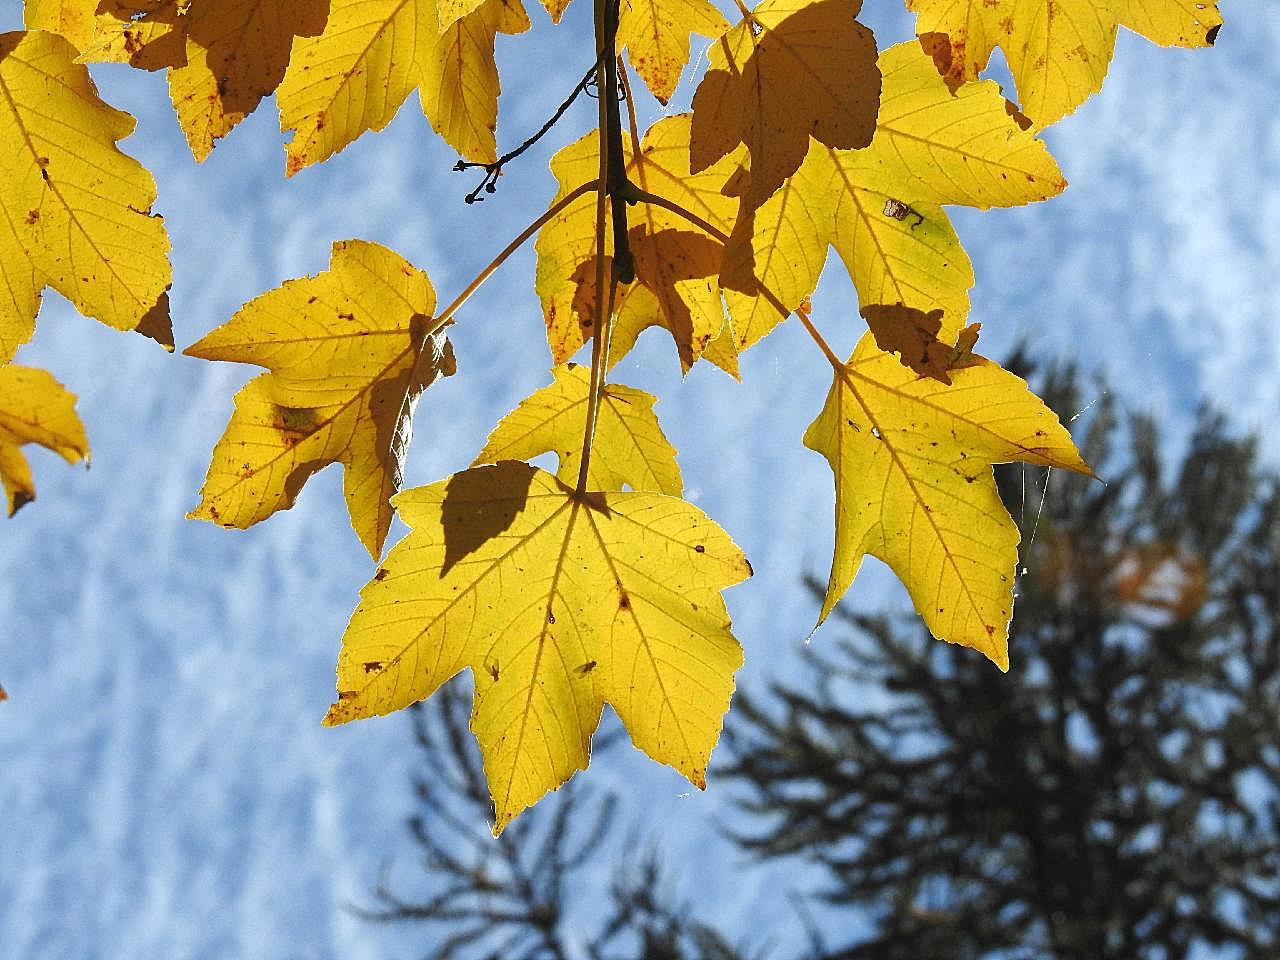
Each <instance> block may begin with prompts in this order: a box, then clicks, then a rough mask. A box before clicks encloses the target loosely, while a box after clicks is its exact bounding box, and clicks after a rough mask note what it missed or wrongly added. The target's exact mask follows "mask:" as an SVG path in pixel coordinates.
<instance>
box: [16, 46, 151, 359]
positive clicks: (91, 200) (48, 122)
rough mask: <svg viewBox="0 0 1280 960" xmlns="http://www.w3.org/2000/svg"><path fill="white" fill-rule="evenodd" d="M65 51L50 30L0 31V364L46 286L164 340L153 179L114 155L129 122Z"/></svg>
mask: <svg viewBox="0 0 1280 960" xmlns="http://www.w3.org/2000/svg"><path fill="white" fill-rule="evenodd" d="M75 55H76V53H75V49H74V48H73V47H72V46H71V44H70V43H68V42H67V41H66V40H65V39H63V38H62V37H60V36H55V35H54V34H51V33H42V32H33V33H6V34H0V185H2V186H0V363H3V362H5V361H7V360H10V359H12V357H13V355H14V352H15V351H16V350H17V348H18V347H19V345H21V344H22V343H25V342H26V341H27V340H28V339H30V337H31V334H32V332H33V330H34V329H35V319H36V313H37V311H38V310H39V306H40V291H41V290H42V289H43V288H44V287H46V286H49V287H52V288H53V289H55V290H57V291H58V292H59V293H61V294H62V295H63V296H64V297H66V298H67V299H68V300H70V301H71V302H72V303H73V304H75V306H76V308H77V309H78V310H79V311H80V312H81V313H83V314H84V315H85V316H88V317H93V318H95V319H98V320H101V321H102V322H103V323H105V324H107V325H108V326H111V327H115V328H116V329H118V330H133V329H137V328H138V327H139V326H140V325H142V326H144V328H145V329H146V330H148V331H151V332H152V333H155V334H156V335H157V336H158V337H159V338H161V339H162V340H163V339H165V337H164V332H165V331H166V330H167V328H168V325H169V298H168V293H167V291H168V289H169V282H170V279H171V272H170V268H169V261H168V259H167V254H168V251H169V238H168V236H167V235H166V233H165V229H164V221H163V220H162V219H161V218H160V217H158V216H154V215H152V214H151V213H150V210H151V204H152V203H153V202H154V201H155V198H156V187H155V182H154V181H153V180H152V179H151V175H150V174H149V173H147V171H146V170H145V169H144V168H143V167H142V166H141V165H140V164H139V163H138V162H137V161H135V160H133V159H132V158H131V157H128V156H126V155H125V154H123V153H121V152H120V150H119V149H118V148H117V147H116V142H117V141H119V140H123V139H124V138H125V137H127V136H129V134H130V133H132V132H133V118H132V117H131V116H129V115H128V114H127V113H121V112H120V111H118V110H113V109H112V108H111V107H109V106H107V105H106V104H105V103H103V102H102V100H101V99H99V97H98V93H97V89H96V88H95V87H94V85H93V81H92V80H90V79H89V72H88V70H86V69H85V68H84V67H83V66H81V65H79V64H77V63H75V62H74V60H75ZM168 345H170V346H171V345H172V341H171V340H170V341H169V344H168Z"/></svg>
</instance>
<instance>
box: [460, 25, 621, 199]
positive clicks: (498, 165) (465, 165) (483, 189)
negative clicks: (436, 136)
mask: <svg viewBox="0 0 1280 960" xmlns="http://www.w3.org/2000/svg"><path fill="white" fill-rule="evenodd" d="M604 56H605V49H604V48H603V47H602V48H601V49H600V51H599V52H598V53H597V54H596V61H595V63H593V64H591V66H590V68H589V69H588V70H587V72H586V73H584V74H583V75H582V79H581V80H579V81H578V82H577V83H576V84H575V85H574V87H573V90H572V91H570V93H569V96H567V97H565V99H564V102H563V103H561V104H560V106H559V107H557V108H556V112H555V113H553V114H552V115H551V118H550V119H549V120H548V121H547V122H546V123H544V124H543V125H542V126H541V128H539V130H538V132H537V133H535V134H534V135H533V136H531V137H529V138H528V139H527V140H525V142H524V143H522V144H520V146H518V147H516V148H515V149H514V150H508V151H507V152H506V153H504V154H503V155H502V156H500V157H499V158H498V159H497V160H495V161H494V162H493V163H474V162H471V161H468V160H459V161H458V162H457V163H455V164H454V165H453V169H454V171H455V172H462V171H464V170H474V169H477V168H479V169H482V170H484V179H483V180H481V181H480V182H479V183H478V184H477V185H476V188H475V189H474V190H472V191H471V192H470V193H468V194H467V195H466V196H465V197H463V199H464V200H466V202H467V203H478V202H479V201H481V200H483V199H484V197H483V196H481V194H483V193H494V192H495V191H496V190H497V189H498V178H499V177H500V176H502V168H503V167H504V166H506V165H507V164H508V163H510V162H511V161H512V160H515V159H516V158H517V157H519V156H520V155H521V154H522V153H524V152H525V151H526V150H528V149H529V148H530V147H532V146H533V145H534V144H535V143H537V142H538V141H539V140H541V139H542V138H543V137H545V136H546V135H547V133H548V132H549V131H550V130H551V128H552V127H554V126H555V125H556V124H557V123H558V122H559V121H560V118H561V117H563V116H564V115H565V111H567V110H568V109H569V108H570V107H571V106H573V102H574V101H575V100H577V99H578V97H579V96H580V95H581V94H583V93H584V92H585V91H586V89H587V88H588V87H590V86H591V85H592V83H593V82H594V81H595V79H596V71H597V70H598V69H599V67H600V61H601V60H602V59H603V58H604Z"/></svg>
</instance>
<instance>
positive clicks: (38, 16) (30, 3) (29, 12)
mask: <svg viewBox="0 0 1280 960" xmlns="http://www.w3.org/2000/svg"><path fill="white" fill-rule="evenodd" d="M97 6H98V0H93V2H92V3H91V2H87V0H26V5H25V6H24V7H23V9H22V17H23V20H22V22H23V23H24V24H25V25H26V27H27V29H28V30H45V31H48V32H49V33H57V34H60V35H62V36H63V37H66V38H67V39H68V40H70V41H71V44H72V46H74V47H75V48H76V49H77V50H83V49H85V48H86V47H88V46H89V44H90V43H92V42H93V31H94V21H95V19H96V17H97V13H96V11H97Z"/></svg>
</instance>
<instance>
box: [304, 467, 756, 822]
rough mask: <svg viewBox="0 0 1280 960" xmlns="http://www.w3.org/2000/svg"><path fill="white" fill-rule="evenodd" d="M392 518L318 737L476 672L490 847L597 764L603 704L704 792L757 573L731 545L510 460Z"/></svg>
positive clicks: (664, 503)
mask: <svg viewBox="0 0 1280 960" xmlns="http://www.w3.org/2000/svg"><path fill="white" fill-rule="evenodd" d="M395 505H396V509H397V510H398V511H399V513H400V516H401V518H402V519H403V520H404V521H405V523H407V524H408V525H409V526H410V527H411V528H412V529H411V532H410V533H409V534H408V535H407V536H406V537H405V538H404V540H402V541H401V542H400V543H398V544H397V545H396V546H395V547H393V548H392V549H391V551H390V552H389V553H388V554H387V558H386V560H385V562H384V564H383V567H384V568H385V569H386V570H387V571H388V573H387V575H386V576H385V577H383V578H382V579H375V580H373V581H371V582H370V583H368V584H367V585H366V586H365V587H364V589H363V590H362V591H361V594H360V606H359V607H357V608H356V611H355V613H354V614H353V615H352V617H351V622H350V624H349V625H348V626H347V631H346V634H345V635H344V636H343V638H342V653H341V654H340V656H339V658H338V698H337V701H336V702H335V703H334V704H333V706H332V707H330V708H329V713H328V716H326V718H325V723H326V724H330V725H332V724H338V723H346V722H347V721H349V720H355V719H358V718H361V717H370V716H376V715H379V714H384V713H389V712H391V711H393V710H399V709H401V708H403V707H406V706H408V705H409V704H411V703H414V702H415V701H418V700H422V699H424V698H426V697H429V696H431V694H432V693H434V692H435V690H436V689H437V688H439V686H440V685H441V684H442V683H444V682H445V681H447V680H449V679H450V678H451V677H453V676H455V675H456V674H458V673H459V672H461V671H462V670H465V669H467V668H470V669H471V671H472V674H473V676H474V680H475V690H476V692H475V706H474V708H473V711H472V715H471V717H472V719H471V729H472V730H473V731H474V732H475V735H476V739H477V740H478V741H479V743H480V751H481V753H482V754H483V756H484V769H485V774H486V776H487V777H488V780H489V789H490V792H491V793H492V795H493V800H494V806H495V811H496V814H495V819H494V825H493V830H494V833H495V834H496V833H500V832H501V831H502V830H503V828H504V827H505V826H506V825H507V824H508V823H509V822H510V821H511V819H512V817H514V816H515V815H516V814H518V813H519V812H520V811H521V810H523V809H524V808H525V807H527V806H529V805H530V804H532V803H534V802H535V801H536V800H537V799H538V798H539V797H541V796H542V795H543V794H544V793H546V792H547V791H548V790H554V789H556V788H557V787H559V786H560V785H561V784H563V783H564V782H565V781H566V780H568V778H569V777H570V776H572V775H573V773H574V772H575V771H576V770H579V769H583V768H585V767H586V766H587V763H588V761H589V759H590V745H591V736H592V734H593V733H594V732H595V729H596V726H597V724H598V723H599V722H600V713H601V709H602V708H603V706H604V704H606V703H609V704H611V705H612V706H613V708H614V710H616V711H617V714H618V716H619V717H620V718H621V719H622V722H623V724H624V725H625V726H626V728H627V730H628V732H629V733H630V734H631V740H632V742H633V743H634V744H635V745H636V747H638V748H639V749H640V750H642V751H644V752H645V753H646V754H648V755H649V756H650V757H652V758H653V759H655V760H657V761H658V762H660V763H666V764H669V765H670V766H672V767H674V768H675V769H676V770H678V771H679V772H680V773H681V774H683V775H684V776H685V777H687V778H688V779H689V780H690V781H691V782H692V783H693V784H694V785H695V786H697V787H698V788H699V789H701V788H703V787H705V785H706V769H707V761H708V759H709V758H710V755H711V751H712V748H713V747H714V746H715V744H716V741H717V739H718V738H719V735H720V726H721V722H722V720H723V717H724V713H725V711H726V710H727V709H728V707H729V696H730V694H731V693H732V692H733V674H734V671H736V670H737V669H738V667H739V666H740V665H741V663H742V650H741V648H740V647H739V645H738V642H737V641H736V640H735V639H734V638H733V635H732V634H731V633H730V632H729V628H730V621H729V615H728V611H727V610H726V609H725V605H724V600H723V598H722V597H721V595H720V594H721V591H722V590H724V589H725V588H726V587H730V586H732V585H733V584H735V583H739V582H741V581H742V580H745V579H746V578H747V577H748V576H750V575H751V567H750V565H749V564H748V563H747V561H746V558H745V557H744V556H743V555H742V552H741V551H740V550H739V549H738V548H737V547H736V546H735V545H734V543H733V541H732V540H730V539H729V537H728V536H727V535H726V534H725V533H724V531H722V530H721V529H720V528H719V527H718V526H716V525H715V524H714V523H712V522H711V521H710V520H708V519H707V517H706V516H705V515H704V514H703V513H702V512H701V511H700V510H698V509H697V508H696V507H694V506H693V505H691V504H689V503H686V502H685V501H683V500H679V499H676V498H674V497H666V496H661V495H659V494H652V493H639V492H633V493H621V492H617V491H611V492H608V493H596V494H588V495H586V496H580V495H577V494H575V493H574V491H573V490H572V489H571V488H569V487H567V486H565V485H564V484H562V483H561V482H560V481H558V480H557V479H556V478H555V477H553V476H551V474H549V473H545V472H543V471H541V470H538V469H536V468H534V467H531V466H529V465H527V464H524V463H515V462H512V461H504V462H502V463H499V464H497V465H495V466H488V467H475V468H472V469H470V470H467V471H464V472H463V473H459V474H455V475H454V476H453V477H451V478H450V479H448V480H442V481H440V482H439V483H434V484H432V485H431V486H429V487H420V488H418V489H415V490H408V491H405V492H404V493H402V494H400V495H399V496H398V497H396V499H395ZM369 663H379V664H382V667H381V668H380V669H378V670H374V671H370V670H367V669H366V665H368V664H369Z"/></svg>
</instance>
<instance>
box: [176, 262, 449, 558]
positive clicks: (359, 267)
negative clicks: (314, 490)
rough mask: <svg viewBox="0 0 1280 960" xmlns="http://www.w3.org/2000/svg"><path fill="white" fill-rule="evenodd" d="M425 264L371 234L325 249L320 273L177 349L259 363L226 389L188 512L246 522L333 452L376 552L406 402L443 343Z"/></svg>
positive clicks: (282, 500)
mask: <svg viewBox="0 0 1280 960" xmlns="http://www.w3.org/2000/svg"><path fill="white" fill-rule="evenodd" d="M434 310H435V291H434V290H433V289H432V287H431V282H430V281H429V280H428V279H427V276H426V274H424V273H422V272H421V271H419V270H416V269H414V268H413V267H412V266H410V265H409V264H408V263H407V262H406V261H405V260H404V259H403V258H401V257H400V256H399V255H397V254H395V253H393V252H392V251H390V250H387V249H386V248H385V247H381V246H379V245H377V244H374V243H367V242H364V241H359V240H348V241H345V242H339V243H335V244H334V245H333V255H332V258H331V260H330V266H329V269H328V270H327V271H325V272H324V273H320V274H318V275H316V276H314V277H307V278H303V279H300V280H289V281H287V282H286V283H284V284H283V285H282V286H280V287H277V288H276V289H275V290H272V291H270V292H268V293H265V294H263V295H262V296H260V297H258V298H257V299H255V300H253V301H251V302H249V303H248V304H246V305H245V306H244V307H243V308H241V310H240V311H239V312H238V313H237V314H236V315H235V316H234V317H232V318H231V320H229V321H228V322H227V323H225V324H224V325H223V326H221V327H219V328H218V329H216V330H214V331H213V332H212V333H210V334H209V335H208V336H206V337H205V338H204V339H203V340H201V341H200V342H199V343H197V344H195V345H194V346H192V347H190V348H188V350H187V351H186V352H187V353H188V354H190V355H191V356H195V357H203V358H204V359H206V360H233V361H238V362H240V363H255V364H258V365H260V366H264V367H267V368H268V369H270V370H271V372H270V373H266V374H263V375H261V376H259V377H258V378H257V379H255V380H252V381H250V382H249V384H248V385H247V386H245V387H244V388H243V389H242V390H241V391H240V392H239V393H238V394H237V395H236V408H235V413H234V414H233V415H232V417H231V422H230V423H229V424H228V425H227V430H226V432H225V433H224V434H223V436H222V439H221V440H219V441H218V445H217V447H215V448H214V451H213V459H212V462H211V463H210V465H209V474H208V476H207V477H206V478H205V483H204V487H203V489H202V490H201V502H200V505H199V506H198V507H196V509H195V510H193V511H192V512H191V514H190V515H191V516H192V517H193V518H195V519H199V520H211V521H214V522H215V523H219V524H222V525H223V526H228V527H239V528H242V529H243V528H246V527H249V526H252V525H253V524H255V523H258V522H259V521H261V520H265V519H266V518H267V517H269V516H270V515H271V514H273V513H275V512H276V511H277V510H287V509H288V508H289V507H291V506H293V502H294V499H295V498H296V497H297V495H298V492H299V491H300V490H301V489H302V485H303V484H304V483H306V481H307V479H308V478H309V477H310V476H311V475H312V474H313V473H315V472H316V471H317V470H320V469H321V468H323V467H325V466H327V465H329V464H330V463H337V462H340V463H342V464H343V466H344V467H345V468H346V470H345V473H344V477H343V482H344V492H345V494H346V500H347V508H348V511H349V512H350V514H351V524H352V526H353V527H355V530H356V533H357V534H359V536H360V540H361V542H362V543H363V544H364V545H365V547H367V548H368V550H369V553H370V554H372V555H373V556H374V557H377V556H380V555H381V553H382V544H383V541H384V540H385V539H386V536H387V530H388V528H389V527H390V524H391V515H392V510H391V505H390V498H391V495H392V494H393V493H395V492H396V490H398V489H399V486H400V479H401V473H400V471H401V465H402V463H403V459H404V455H405V450H406V448H407V447H408V443H409V436H410V427H411V420H412V415H413V408H414V405H415V404H416V402H417V398H418V396H419V394H421V393H422V391H423V390H425V389H426V388H427V387H428V386H430V385H431V384H432V383H433V382H434V381H435V380H436V378H437V377H439V376H441V375H444V376H448V375H450V374H452V373H453V370H454V361H453V351H452V348H451V347H450V346H449V344H448V342H447V341H446V339H445V337H444V334H443V333H432V331H431V329H430V328H431V315H432V312H433V311H434Z"/></svg>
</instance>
